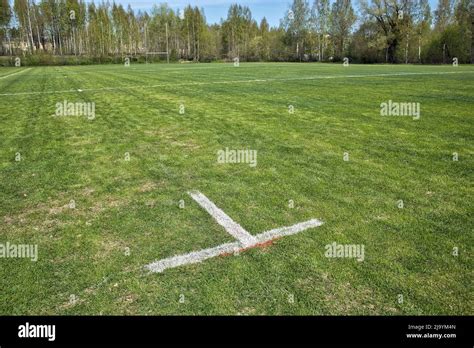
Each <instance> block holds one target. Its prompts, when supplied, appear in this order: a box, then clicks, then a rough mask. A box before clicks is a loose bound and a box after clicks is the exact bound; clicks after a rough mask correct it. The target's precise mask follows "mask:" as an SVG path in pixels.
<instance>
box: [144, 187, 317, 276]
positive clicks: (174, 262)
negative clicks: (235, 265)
mask: <svg viewBox="0 0 474 348" xmlns="http://www.w3.org/2000/svg"><path fill="white" fill-rule="evenodd" d="M189 194H190V195H191V197H192V198H193V199H194V200H195V201H196V202H198V203H199V204H200V205H201V206H202V207H203V208H204V209H205V210H206V211H207V212H208V213H209V214H211V216H212V217H213V218H214V219H216V221H217V222H218V223H219V224H220V225H221V226H223V227H224V228H225V229H226V230H227V231H228V232H229V233H231V234H232V235H233V236H234V237H235V238H237V239H238V241H237V242H233V243H224V244H221V245H218V246H216V247H213V248H208V249H202V250H198V251H193V252H190V253H188V254H181V255H175V256H172V257H168V258H165V259H161V260H158V261H155V262H152V263H150V264H148V265H146V266H145V269H147V270H148V271H150V272H153V273H161V272H163V271H164V270H165V269H168V268H175V267H178V266H183V265H189V264H193V263H199V262H202V261H204V260H207V259H210V258H213V257H216V256H219V255H225V254H232V253H236V252H240V251H244V250H246V249H249V248H253V247H256V246H259V245H261V244H264V243H266V242H270V241H272V240H274V239H276V238H281V237H285V236H290V235H293V234H296V233H299V232H302V231H304V230H307V229H309V228H313V227H318V226H321V225H322V224H323V222H322V221H320V220H318V219H312V220H308V221H305V222H301V223H298V224H296V225H292V226H287V227H281V228H276V229H273V230H269V231H266V232H263V233H260V234H257V235H256V236H252V235H250V234H249V233H248V232H247V231H245V230H244V229H243V228H242V227H241V226H240V225H239V224H237V223H236V222H234V221H233V220H232V219H231V218H230V217H228V216H227V215H226V214H225V213H224V212H223V211H222V210H221V209H219V208H218V207H217V206H216V205H215V204H214V203H212V202H211V201H210V200H209V199H208V198H207V197H206V196H204V195H203V194H202V193H200V192H192V193H189ZM222 214H223V215H222ZM229 220H230V221H229ZM230 222H232V223H230ZM234 224H235V225H237V226H238V228H240V229H242V231H243V232H245V234H241V233H242V231H241V230H240V229H238V228H237V231H238V232H235V230H232V232H230V231H229V229H230V228H234V227H235V225H234ZM234 233H235V235H234ZM247 235H249V236H250V237H251V238H252V242H251V243H250V244H248V243H249V241H250V240H249V239H247ZM244 236H245V238H243V237H244Z"/></svg>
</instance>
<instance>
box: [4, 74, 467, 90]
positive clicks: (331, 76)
mask: <svg viewBox="0 0 474 348" xmlns="http://www.w3.org/2000/svg"><path fill="white" fill-rule="evenodd" d="M472 73H474V71H441V72H426V73H410V72H407V73H392V74H366V75H363V74H360V75H327V76H320V75H318V76H307V77H290V78H273V79H252V80H228V81H225V80H224V81H209V82H182V83H161V84H155V85H139V86H114V87H101V88H82V89H81V91H83V92H106V91H120V90H127V89H148V88H150V89H151V88H161V87H186V86H205V85H218V84H239V83H264V82H287V81H311V80H324V79H341V78H367V77H368V78H370V77H393V76H417V75H447V74H472ZM59 93H77V89H65V90H57V91H37V92H35V91H32V92H16V93H2V94H0V96H16V95H35V94H59Z"/></svg>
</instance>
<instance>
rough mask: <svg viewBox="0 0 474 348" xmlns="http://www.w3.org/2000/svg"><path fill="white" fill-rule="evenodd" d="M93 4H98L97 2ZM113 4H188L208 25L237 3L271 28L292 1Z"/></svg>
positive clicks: (139, 6) (138, 3)
mask: <svg viewBox="0 0 474 348" xmlns="http://www.w3.org/2000/svg"><path fill="white" fill-rule="evenodd" d="M95 2H98V0H96V1H95ZM115 2H116V3H121V4H123V5H125V6H126V5H127V4H130V5H131V6H132V8H133V9H134V10H150V9H151V8H152V7H153V4H158V3H160V2H166V3H167V4H168V5H169V6H170V7H171V8H172V9H174V10H177V9H183V8H184V7H185V6H187V5H188V4H190V5H191V6H198V7H199V8H201V7H202V8H204V13H205V15H206V19H207V23H208V24H213V23H219V22H220V20H221V18H224V19H225V18H226V17H227V11H228V9H229V6H230V5H231V4H233V3H238V4H240V5H246V6H248V7H249V8H250V10H251V11H252V16H253V18H254V19H256V20H257V22H260V20H261V19H262V18H263V17H266V18H267V20H268V22H269V23H270V25H271V26H278V25H279V24H280V19H281V18H283V16H284V14H285V12H286V11H287V10H288V8H289V6H290V4H291V3H292V0H194V1H192V0H168V1H166V0H155V1H151V0H115ZM308 2H309V3H310V4H312V2H313V1H312V0H308ZM331 2H332V1H331ZM352 3H353V4H354V6H356V5H357V4H358V1H357V0H355V1H354V0H353V1H352ZM437 4H438V1H437V0H430V5H431V10H434V9H435V8H436V6H437Z"/></svg>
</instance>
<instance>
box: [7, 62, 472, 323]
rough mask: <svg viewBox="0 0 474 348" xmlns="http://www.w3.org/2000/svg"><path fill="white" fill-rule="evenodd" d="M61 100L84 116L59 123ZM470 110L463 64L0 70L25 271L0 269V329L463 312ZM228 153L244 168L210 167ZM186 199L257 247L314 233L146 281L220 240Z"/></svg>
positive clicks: (468, 290) (12, 203) (14, 232)
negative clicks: (257, 237) (95, 320)
mask: <svg viewBox="0 0 474 348" xmlns="http://www.w3.org/2000/svg"><path fill="white" fill-rule="evenodd" d="M64 100H67V101H68V102H93V103H95V118H94V119H87V118H86V117H82V116H81V117H78V116H67V117H66V116H64V117H57V116H55V110H56V103H62V102H63V101H64ZM388 100H392V101H397V102H417V103H420V106H421V117H420V119H418V120H413V118H412V117H401V116H400V117H394V116H388V117H383V116H381V115H380V104H381V103H383V102H386V101H388ZM181 105H183V106H184V113H180V106H181ZM290 105H291V106H293V107H294V113H290V112H289V107H290ZM473 105H474V67H470V66H459V67H451V66H363V65H351V66H349V67H343V66H342V64H341V65H329V64H289V63H286V64H263V63H258V64H257V63H255V64H251V63H248V64H245V63H244V64H240V67H234V66H233V65H232V64H229V65H224V64H207V65H206V64H199V65H197V64H196V65H178V64H176V65H140V66H139V65H133V66H131V67H129V68H126V67H123V66H84V67H45V68H25V67H22V68H3V69H1V70H0V120H1V127H0V145H1V146H0V177H1V181H0V215H1V217H0V218H1V220H0V221H1V225H0V243H6V242H9V243H16V244H37V245H38V261H37V262H32V261H31V260H30V259H25V258H23V259H18V258H16V259H14V258H3V259H0V314H2V315H7V314H13V315H20V314H43V315H49V314H74V315H76V314H81V315H82V314H104V315H106V314H145V315H149V314H167V315H168V314H185V315H190V314H225V315H283V314H288V315H297V314H303V315H320V314H327V315H346V314H347V315H355V314H361V315H369V314H373V315H380V314H388V315H399V314H414V315H421V314H470V315H472V314H474V310H473V308H474V305H473V304H474V301H473V296H472V294H473V290H474V289H473V283H472V279H473V273H472V271H473V262H472V247H473V245H474V243H473V233H472V232H473V231H472V226H473V199H472V196H473V185H472V181H473V180H472V179H473V164H474V161H473V152H474V146H473V144H474V143H473V140H474V139H473V138H474V132H473V126H474V118H473V109H474V108H473ZM226 147H227V148H229V149H254V150H257V151H258V157H257V158H258V164H257V166H256V167H251V166H249V165H248V164H245V163H238V164H230V163H228V164H220V163H218V162H217V151H218V150H221V149H225V148H226ZM455 152H456V153H458V156H459V158H458V161H454V160H453V153H455ZM126 153H128V154H129V159H130V160H129V161H128V160H126V159H127V158H126ZM344 153H348V154H349V161H345V160H344V158H343V157H344ZM18 154H19V156H20V157H18V156H17V155H18ZM16 159H20V160H19V161H18V160H16ZM189 190H199V191H201V192H203V193H204V194H205V195H206V196H207V197H209V198H210V199H211V200H212V201H213V202H215V204H216V205H218V206H219V207H220V208H222V209H223V210H224V211H225V212H226V213H227V214H228V215H229V216H231V217H232V218H233V219H234V220H235V221H236V222H238V223H239V224H241V225H242V226H243V227H244V228H245V229H246V230H248V231H249V232H251V233H252V234H258V233H261V232H263V231H266V230H269V229H273V228H277V227H281V226H289V225H293V224H296V223H298V222H301V221H305V220H308V219H311V218H318V219H321V220H322V221H324V225H323V226H321V227H318V228H313V229H309V230H306V231H304V232H301V233H299V234H297V235H294V236H288V237H284V238H282V239H279V240H277V241H275V242H274V243H273V244H272V245H269V246H266V247H262V248H254V249H250V250H248V251H246V252H243V253H240V255H236V256H234V255H229V256H220V257H217V258H213V259H210V260H207V261H205V262H203V263H200V264H194V265H187V266H182V267H178V268H174V269H168V270H166V271H165V272H163V273H148V272H146V271H145V270H144V268H143V267H144V266H145V265H146V264H148V263H150V262H152V261H154V260H157V259H161V258H166V257H170V256H173V255H175V254H181V253H187V252H191V251H194V250H198V249H202V248H208V247H213V246H216V245H218V244H221V243H225V242H231V241H233V240H234V239H233V238H232V237H231V236H230V235H229V234H227V233H226V232H225V230H224V229H223V228H222V227H221V226H219V225H218V224H216V223H215V221H214V220H213V219H212V218H211V216H210V215H209V214H207V213H206V212H205V211H204V210H203V209H202V208H201V207H200V206H199V205H197V204H196V202H194V201H193V200H192V199H191V198H190V197H189V196H188V195H187V191H189ZM71 200H74V202H75V209H71V208H70V201H71ZM180 200H184V204H185V206H184V209H180V207H179V202H180ZM290 200H293V201H294V208H290V207H289V201H290ZM399 200H403V208H399V205H398V204H399ZM333 242H336V243H338V244H357V245H364V247H365V259H364V261H362V262H359V261H357V260H355V259H353V258H328V257H326V256H325V246H326V245H327V244H331V243H333ZM454 248H458V256H455V255H453V250H454ZM128 250H129V251H130V253H129V255H128V252H127V251H128ZM400 295H403V301H400ZM291 299H294V301H292V300H291ZM183 300H184V301H183ZM400 302H401V303H400Z"/></svg>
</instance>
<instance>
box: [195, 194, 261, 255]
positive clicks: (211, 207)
mask: <svg viewBox="0 0 474 348" xmlns="http://www.w3.org/2000/svg"><path fill="white" fill-rule="evenodd" d="M188 194H189V195H190V196H191V197H192V198H193V199H194V200H195V201H196V202H197V203H198V204H199V205H200V206H201V207H203V208H204V210H206V211H207V212H208V213H209V215H211V216H212V217H213V218H214V219H215V220H216V221H217V223H218V224H219V225H221V226H222V227H224V229H225V230H226V231H227V232H228V233H229V234H230V235H231V236H233V237H234V238H235V239H237V240H238V241H239V242H240V243H242V245H244V246H249V245H252V244H255V243H256V242H257V240H256V239H255V237H253V236H252V235H251V234H250V233H248V232H247V231H246V230H244V228H243V227H242V226H240V225H239V224H238V223H237V222H235V221H234V220H232V219H231V218H230V217H229V216H228V215H227V214H226V213H224V212H223V211H222V210H221V209H219V208H218V207H217V206H216V205H215V204H214V203H213V202H211V200H209V198H207V197H206V196H204V195H203V194H202V193H201V192H197V191H196V192H188Z"/></svg>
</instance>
